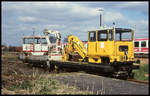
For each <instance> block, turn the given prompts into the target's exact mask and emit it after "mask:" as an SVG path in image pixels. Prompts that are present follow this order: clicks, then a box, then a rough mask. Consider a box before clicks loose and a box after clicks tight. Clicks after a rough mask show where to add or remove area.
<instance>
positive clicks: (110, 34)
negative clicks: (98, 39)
mask: <svg viewBox="0 0 150 96" xmlns="http://www.w3.org/2000/svg"><path fill="white" fill-rule="evenodd" d="M109 40H110V41H112V40H113V32H112V30H110V31H109Z"/></svg>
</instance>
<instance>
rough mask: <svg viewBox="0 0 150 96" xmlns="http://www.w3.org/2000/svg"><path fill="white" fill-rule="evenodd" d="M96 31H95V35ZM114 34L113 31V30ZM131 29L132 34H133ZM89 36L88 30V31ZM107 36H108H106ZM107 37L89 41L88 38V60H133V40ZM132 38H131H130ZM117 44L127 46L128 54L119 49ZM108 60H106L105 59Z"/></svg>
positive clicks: (100, 61) (97, 61) (94, 61)
mask: <svg viewBox="0 0 150 96" xmlns="http://www.w3.org/2000/svg"><path fill="white" fill-rule="evenodd" d="M97 34H98V31H96V36H97ZM107 34H109V30H107ZM113 34H114V32H113ZM133 34H134V33H133V30H132V35H133ZM88 36H89V32H88ZM108 38H109V37H108ZM114 38H115V37H113V40H111V41H110V40H109V39H107V40H106V41H98V40H97V38H96V41H94V42H93V41H90V40H89V39H88V52H87V55H88V61H89V62H92V63H102V58H105V59H106V58H107V60H109V62H115V61H117V62H126V61H133V59H134V46H133V40H131V41H128V40H127V41H115V39H114ZM132 39H133V38H132ZM119 46H128V54H127V55H125V52H120V51H119ZM107 62H108V61H107Z"/></svg>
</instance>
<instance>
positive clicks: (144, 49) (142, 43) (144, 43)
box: [134, 38, 149, 57]
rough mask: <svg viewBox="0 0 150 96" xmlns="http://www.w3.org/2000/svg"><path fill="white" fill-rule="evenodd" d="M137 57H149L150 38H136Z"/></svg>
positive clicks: (135, 51) (135, 52) (135, 49)
mask: <svg viewBox="0 0 150 96" xmlns="http://www.w3.org/2000/svg"><path fill="white" fill-rule="evenodd" d="M134 54H135V57H148V54H149V38H136V39H135V40H134Z"/></svg>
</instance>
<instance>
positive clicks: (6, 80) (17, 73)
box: [1, 55, 46, 88]
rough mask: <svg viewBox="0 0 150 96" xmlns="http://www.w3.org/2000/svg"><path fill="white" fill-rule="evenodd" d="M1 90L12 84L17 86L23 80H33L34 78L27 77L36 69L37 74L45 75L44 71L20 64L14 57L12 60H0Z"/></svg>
mask: <svg viewBox="0 0 150 96" xmlns="http://www.w3.org/2000/svg"><path fill="white" fill-rule="evenodd" d="M1 64H2V66H1V67H2V74H1V75H2V76H1V77H2V88H8V87H10V86H11V85H13V84H17V83H19V82H22V81H24V80H33V79H35V78H33V77H32V78H30V77H29V75H33V73H34V72H35V71H36V70H37V69H38V74H46V71H44V70H43V69H40V68H35V67H32V66H29V65H27V64H24V63H22V61H20V60H18V59H17V58H16V55H14V57H13V58H12V57H11V58H9V59H8V58H2V60H1Z"/></svg>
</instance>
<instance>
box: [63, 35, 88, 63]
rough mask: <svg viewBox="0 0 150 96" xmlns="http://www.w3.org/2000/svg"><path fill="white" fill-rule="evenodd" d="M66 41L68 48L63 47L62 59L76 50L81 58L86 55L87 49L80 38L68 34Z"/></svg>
mask: <svg viewBox="0 0 150 96" xmlns="http://www.w3.org/2000/svg"><path fill="white" fill-rule="evenodd" d="M68 42H69V45H68V48H67V47H64V54H63V60H65V61H66V60H68V59H69V57H68V54H72V53H74V52H77V53H78V54H79V55H80V56H81V57H82V60H84V59H85V58H86V57H87V50H86V48H85V47H84V44H83V43H82V41H81V40H80V39H78V38H77V37H75V36H73V35H70V36H68Z"/></svg>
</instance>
